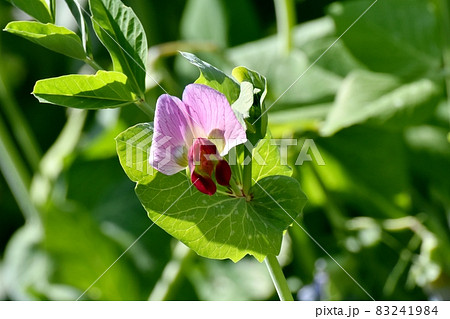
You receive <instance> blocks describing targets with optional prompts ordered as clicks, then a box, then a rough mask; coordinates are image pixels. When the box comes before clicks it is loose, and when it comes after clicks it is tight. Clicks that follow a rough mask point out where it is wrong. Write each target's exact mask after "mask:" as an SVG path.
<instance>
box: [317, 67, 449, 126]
mask: <svg viewBox="0 0 450 319" xmlns="http://www.w3.org/2000/svg"><path fill="white" fill-rule="evenodd" d="M441 94H442V92H441V89H440V88H439V86H438V85H437V84H435V83H434V82H432V81H431V80H428V79H421V80H418V81H416V82H413V83H406V84H404V83H402V82H401V81H400V80H399V79H398V78H396V77H394V76H392V75H389V74H380V73H371V72H367V71H364V72H361V71H355V72H353V73H351V74H349V76H348V77H347V78H346V79H345V81H344V82H343V83H342V86H341V88H340V90H339V93H338V95H337V96H336V100H335V102H334V105H333V107H332V109H331V110H330V113H329V114H328V117H327V120H326V122H325V123H324V125H323V127H322V130H321V133H322V134H324V135H331V134H334V133H336V132H337V131H339V130H341V129H343V128H345V127H349V126H352V125H355V124H363V123H368V124H372V125H375V126H385V127H393V128H397V129H401V128H403V127H405V126H408V125H414V124H419V123H420V122H421V121H423V120H424V119H427V118H429V117H430V116H432V115H433V113H434V112H435V109H436V106H437V103H438V101H439V99H440V97H441Z"/></svg>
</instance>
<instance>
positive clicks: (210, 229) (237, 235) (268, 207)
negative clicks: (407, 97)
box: [116, 123, 306, 262]
mask: <svg viewBox="0 0 450 319" xmlns="http://www.w3.org/2000/svg"><path fill="white" fill-rule="evenodd" d="M152 133H153V127H152V124H151V123H142V124H138V125H136V126H133V127H131V128H129V129H128V130H126V131H125V132H123V133H121V134H120V135H119V136H118V137H117V138H116V143H117V144H116V145H117V153H118V155H119V159H120V163H121V165H122V167H123V169H124V170H125V172H126V174H127V175H128V177H129V178H130V179H131V180H133V181H135V182H137V186H136V193H137V195H138V198H139V200H140V201H141V203H142V205H143V206H144V208H145V209H146V211H147V213H148V216H149V217H150V219H151V220H152V221H154V222H155V223H156V224H157V225H159V226H160V227H161V228H162V229H164V230H165V231H166V232H168V233H169V234H170V235H172V236H173V237H175V238H177V239H179V240H181V241H182V242H183V243H185V244H186V245H188V246H189V247H190V248H191V249H193V250H194V251H196V252H197V253H198V254H199V255H201V256H204V257H207V258H213V259H225V258H229V259H231V260H233V261H235V262H237V261H239V260H240V259H241V258H243V257H244V256H245V255H247V254H250V255H253V256H255V258H256V259H258V260H259V261H262V260H263V259H264V258H265V256H266V255H267V254H275V255H277V254H278V253H279V251H280V246H281V240H282V235H283V232H284V231H285V230H286V229H287V228H288V227H289V225H290V224H292V222H293V219H295V218H297V217H298V215H299V214H300V213H301V211H302V209H303V206H304V205H305V203H306V196H305V195H304V194H303V192H302V190H301V189H300V185H299V183H298V182H297V180H295V179H293V178H290V177H288V176H290V175H291V173H292V172H291V170H290V168H289V167H288V166H286V165H283V163H281V161H280V153H279V151H278V147H277V145H275V144H274V143H270V139H269V136H267V137H266V139H264V140H263V141H262V142H260V143H259V145H258V146H257V147H256V148H254V149H253V154H254V164H253V165H252V178H253V179H254V181H255V182H256V183H255V185H254V186H253V188H252V189H251V190H250V193H251V194H252V198H251V200H247V198H244V197H240V198H236V197H231V196H228V195H226V194H224V193H221V194H219V192H218V193H216V194H215V195H213V196H208V195H205V194H202V193H200V192H199V191H198V190H197V189H196V188H195V187H192V186H193V184H192V183H191V181H190V179H189V178H188V177H187V176H186V175H185V174H184V173H182V172H181V173H178V174H175V175H172V176H167V175H163V174H161V173H159V172H156V171H155V170H154V169H153V168H151V167H149V166H148V154H149V150H150V146H151V141H152ZM233 167H234V165H233ZM275 174H278V175H275ZM281 175H283V176H281Z"/></svg>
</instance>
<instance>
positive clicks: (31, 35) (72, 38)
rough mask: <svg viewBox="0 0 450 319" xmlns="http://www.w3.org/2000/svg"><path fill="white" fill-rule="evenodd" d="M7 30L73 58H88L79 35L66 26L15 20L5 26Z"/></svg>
mask: <svg viewBox="0 0 450 319" xmlns="http://www.w3.org/2000/svg"><path fill="white" fill-rule="evenodd" d="M5 31H7V32H10V33H13V34H16V35H19V36H21V37H23V38H25V39H27V40H30V41H32V42H34V43H36V44H39V45H41V46H43V47H45V48H47V49H50V50H52V51H55V52H58V53H61V54H64V55H67V56H69V57H71V58H74V59H79V60H84V59H86V53H85V52H84V48H83V44H82V43H81V40H80V38H79V37H78V35H76V34H75V33H74V32H72V31H70V30H69V29H66V28H64V27H60V26H57V25H54V24H50V23H47V24H43V23H40V22H34V21H14V22H10V23H9V24H8V25H7V26H6V27H5Z"/></svg>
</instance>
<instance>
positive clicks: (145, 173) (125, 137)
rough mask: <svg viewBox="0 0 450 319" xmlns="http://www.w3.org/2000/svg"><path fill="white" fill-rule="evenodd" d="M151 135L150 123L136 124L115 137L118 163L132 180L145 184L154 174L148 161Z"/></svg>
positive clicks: (151, 126) (151, 127)
mask: <svg viewBox="0 0 450 319" xmlns="http://www.w3.org/2000/svg"><path fill="white" fill-rule="evenodd" d="M152 137H153V125H152V124H151V123H142V124H137V125H135V126H133V127H130V128H129V129H127V130H126V131H124V132H122V133H121V134H119V135H118V136H117V137H116V147H117V154H118V155H119V160H120V164H121V165H122V167H124V170H125V173H126V174H127V175H128V177H129V178H130V179H131V180H132V181H133V182H136V183H142V184H147V183H149V182H150V181H151V180H152V179H153V178H154V177H155V175H156V172H157V171H156V170H155V169H154V168H153V167H152V166H151V165H150V164H149V162H148V158H149V154H150V146H151V143H152Z"/></svg>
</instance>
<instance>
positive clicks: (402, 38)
mask: <svg viewBox="0 0 450 319" xmlns="http://www.w3.org/2000/svg"><path fill="white" fill-rule="evenodd" d="M372 2H373V1H370V0H364V1H348V2H345V3H335V4H333V5H332V6H330V14H331V16H332V17H333V19H334V21H335V23H336V27H337V33H338V34H340V33H342V32H344V30H345V29H347V28H348V26H349V25H350V24H351V23H352V22H353V21H354V20H355V19H356V18H357V17H358V16H359V15H360V14H361V13H362V12H363V11H364V10H365V9H367V8H368V7H369V5H370V4H371V3H372ZM412 20H414V22H413V23H412ZM368 34H370V37H368V36H367V35H368ZM438 39H439V31H438V24H437V20H436V17H435V15H434V12H433V10H432V6H431V4H430V2H429V1H421V0H396V1H388V2H386V3H380V2H378V3H376V4H375V5H374V6H373V8H371V9H370V11H369V12H368V13H367V16H366V17H365V18H364V19H361V20H360V21H358V25H357V27H355V28H352V30H351V31H350V33H349V35H348V36H346V37H344V38H343V41H344V42H345V44H346V45H347V46H348V48H349V49H350V50H351V51H352V53H353V54H354V55H355V57H357V58H358V59H360V60H361V62H363V63H364V64H366V65H367V66H368V67H369V68H371V69H372V70H373V71H375V72H383V73H392V74H395V75H400V76H404V77H411V76H417V75H419V76H420V75H432V74H433V72H436V71H437V70H438V69H439V64H440V52H439V45H438V42H439V41H438Z"/></svg>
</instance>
